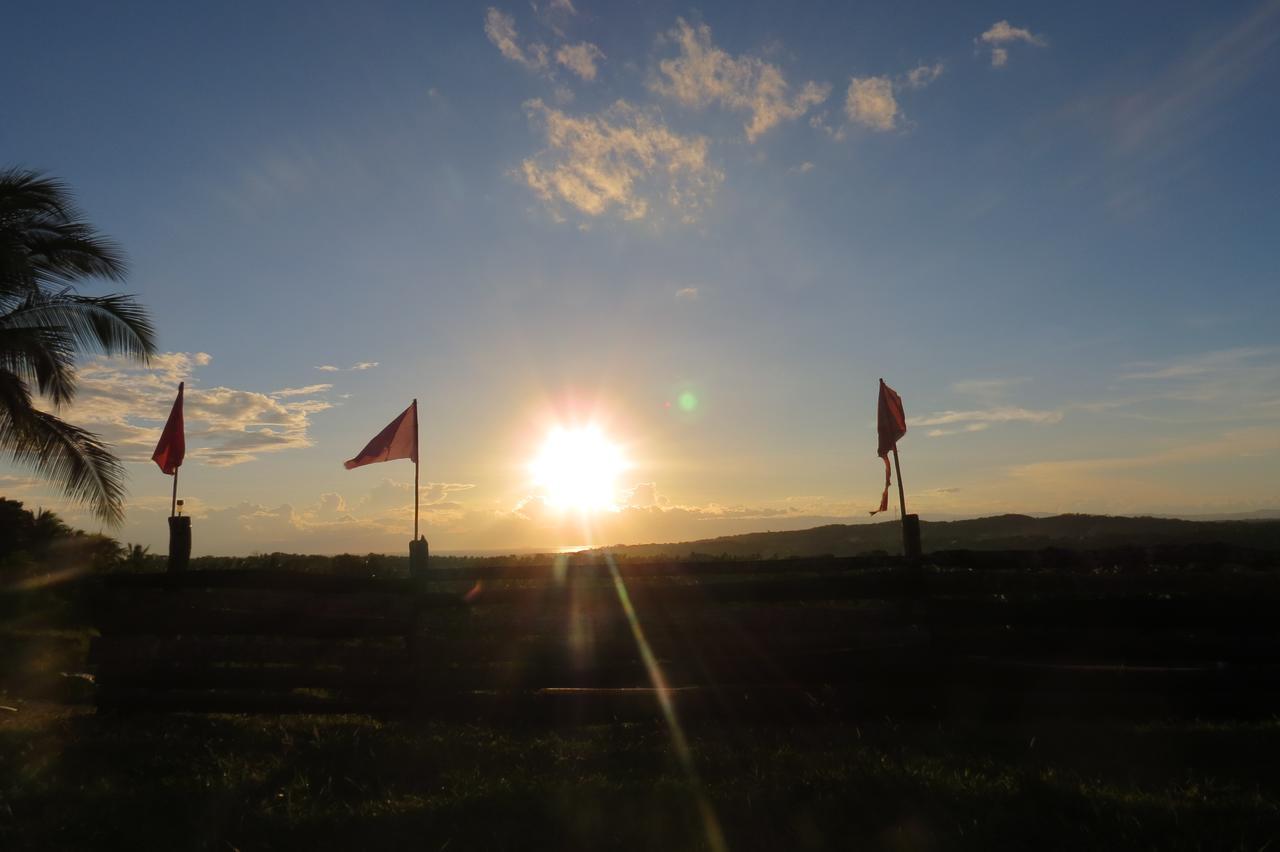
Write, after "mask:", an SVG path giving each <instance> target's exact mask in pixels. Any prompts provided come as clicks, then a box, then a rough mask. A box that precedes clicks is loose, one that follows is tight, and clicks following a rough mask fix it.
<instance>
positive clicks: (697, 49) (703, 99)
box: [650, 18, 831, 142]
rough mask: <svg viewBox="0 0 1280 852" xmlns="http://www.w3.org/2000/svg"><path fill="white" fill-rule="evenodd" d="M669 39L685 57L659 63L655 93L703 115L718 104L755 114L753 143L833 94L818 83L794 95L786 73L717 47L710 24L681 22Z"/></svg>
mask: <svg viewBox="0 0 1280 852" xmlns="http://www.w3.org/2000/svg"><path fill="white" fill-rule="evenodd" d="M667 38H668V39H669V40H670V41H672V42H674V43H675V44H676V45H677V47H678V48H679V50H680V53H679V55H678V56H675V57H672V58H667V59H663V60H661V61H660V62H659V63H658V74H657V75H656V76H655V77H654V78H653V79H652V80H651V81H650V88H651V89H652V90H653V91H654V92H656V93H658V94H660V95H662V96H664V97H668V98H671V99H672V100H674V101H676V102H677V103H680V104H682V105H683V106H687V107H692V108H695V109H701V108H703V107H707V106H711V105H713V104H719V105H720V106H722V107H724V108H725V109H729V110H733V111H735V112H746V113H750V118H749V120H748V121H747V123H746V125H745V128H744V129H745V130H746V134H747V140H748V141H750V142H755V141H756V140H757V139H759V138H760V136H761V135H762V134H764V133H765V132H766V131H768V130H769V129H770V128H772V127H774V126H776V125H778V124H779V123H781V122H783V121H789V120H792V119H796V118H799V117H800V116H802V115H804V114H805V113H806V112H808V111H809V110H810V109H811V108H812V107H814V106H816V105H817V104H820V103H822V102H823V101H825V100H826V99H827V96H828V95H829V94H830V93H831V86H830V84H828V83H816V82H813V81H810V82H807V83H805V84H804V85H802V86H801V87H800V89H799V91H797V92H794V93H793V92H792V90H791V86H790V84H788V83H787V80H786V76H785V75H784V74H783V73H782V69H781V68H779V67H778V66H776V65H774V64H772V63H769V62H766V61H765V60H763V59H761V58H760V57H758V56H751V55H741V56H737V57H735V56H731V55H730V54H729V53H727V52H725V51H724V50H722V49H720V48H719V47H716V46H715V44H713V43H712V41H711V28H710V27H708V26H707V25H706V24H699V25H697V26H696V27H695V26H692V25H690V24H689V23H688V22H687V21H685V20H684V19H683V18H677V19H676V26H675V28H674V29H672V30H671V31H669V32H668V33H667Z"/></svg>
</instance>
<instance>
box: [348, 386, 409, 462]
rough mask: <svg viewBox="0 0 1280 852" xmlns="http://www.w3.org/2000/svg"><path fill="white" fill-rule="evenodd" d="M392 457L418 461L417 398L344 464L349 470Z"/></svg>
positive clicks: (389, 459)
mask: <svg viewBox="0 0 1280 852" xmlns="http://www.w3.org/2000/svg"><path fill="white" fill-rule="evenodd" d="M392 459H412V460H413V461H414V462H415V463H416V462H417V461H418V401H417V400H416V399H415V400H414V401H413V403H412V404H411V405H410V406H409V407H408V408H406V409H405V410H404V412H403V413H402V414H401V415H400V416H399V417H397V418H396V419H395V420H392V421H391V422H390V423H388V424H387V428H385V429H383V430H382V431H381V432H379V433H378V434H377V437H375V438H374V439H373V440H372V441H370V442H369V445H368V446H367V447H365V448H364V449H363V450H361V451H360V453H359V454H358V455H357V456H356V457H355V458H353V459H352V460H351V461H349V462H346V463H345V465H344V466H345V467H346V469H347V470H351V469H352V468H353V467H360V466H361V465H366V464H373V463H374V462H384V461H391V460H392Z"/></svg>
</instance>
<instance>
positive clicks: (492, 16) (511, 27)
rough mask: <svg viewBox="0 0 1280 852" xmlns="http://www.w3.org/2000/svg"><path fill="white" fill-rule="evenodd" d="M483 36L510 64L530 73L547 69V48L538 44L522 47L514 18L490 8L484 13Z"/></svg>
mask: <svg viewBox="0 0 1280 852" xmlns="http://www.w3.org/2000/svg"><path fill="white" fill-rule="evenodd" d="M484 34H485V35H486V36H488V38H489V41H491V42H493V45H494V47H496V48H498V51H499V52H500V53H501V54H502V55H503V56H505V57H506V58H507V59H510V60H511V61H512V62H516V63H518V64H520V65H523V66H524V67H525V68H527V69H529V70H530V71H541V70H542V69H544V68H546V67H547V46H546V45H545V44H542V43H539V42H534V43H530V44H526V45H523V46H522V45H521V44H520V34H519V33H518V32H517V31H516V21H515V18H513V17H511V16H510V15H508V14H506V13H504V12H500V11H498V10H497V9H495V8H493V7H492V6H490V7H489V9H488V11H486V12H485V16H484Z"/></svg>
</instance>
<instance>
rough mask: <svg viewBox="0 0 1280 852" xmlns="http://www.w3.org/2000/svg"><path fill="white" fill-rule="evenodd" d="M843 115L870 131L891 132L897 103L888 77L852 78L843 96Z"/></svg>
mask: <svg viewBox="0 0 1280 852" xmlns="http://www.w3.org/2000/svg"><path fill="white" fill-rule="evenodd" d="M844 114H845V115H846V116H848V118H849V120H850V121H852V122H855V123H857V124H861V125H863V126H864V127H869V128H871V129H872V130H879V131H887V130H893V128H894V127H895V126H896V124H897V121H898V101H897V99H896V98H895V97H894V96H893V81H892V80H890V79H889V78H888V77H854V78H853V79H852V80H850V81H849V91H848V92H847V93H846V95H845V100H844Z"/></svg>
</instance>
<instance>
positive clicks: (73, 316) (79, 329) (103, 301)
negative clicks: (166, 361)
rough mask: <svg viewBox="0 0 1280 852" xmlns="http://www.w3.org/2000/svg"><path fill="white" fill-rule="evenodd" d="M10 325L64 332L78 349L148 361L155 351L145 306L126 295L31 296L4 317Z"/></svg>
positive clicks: (68, 294)
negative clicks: (39, 327)
mask: <svg viewBox="0 0 1280 852" xmlns="http://www.w3.org/2000/svg"><path fill="white" fill-rule="evenodd" d="M4 324H5V325H7V326H9V327H12V328H17V327H24V326H25V327H30V326H41V327H46V328H56V329H60V330H62V331H64V332H65V333H66V334H67V335H68V336H69V338H70V339H71V340H72V341H73V344H74V345H75V347H76V348H77V349H81V350H91V351H97V352H101V353H102V354H104V355H126V356H128V357H131V358H138V359H141V360H143V361H146V360H148V359H149V358H150V357H151V356H152V355H154V354H155V351H156V341H155V329H154V328H153V327H152V325H151V320H150V319H149V318H148V317H147V312H146V309H144V308H143V307H142V306H141V305H139V304H138V303H137V302H135V301H134V299H133V297H132V296H130V295H126V294H118V293H113V294H110V295H107V296H81V295H78V294H75V293H70V292H62V293H56V294H53V295H33V296H30V297H28V298H27V299H25V300H23V302H22V304H20V305H19V306H18V307H17V308H15V309H14V310H12V311H10V312H9V313H8V314H7V315H6V316H5V317H4Z"/></svg>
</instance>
